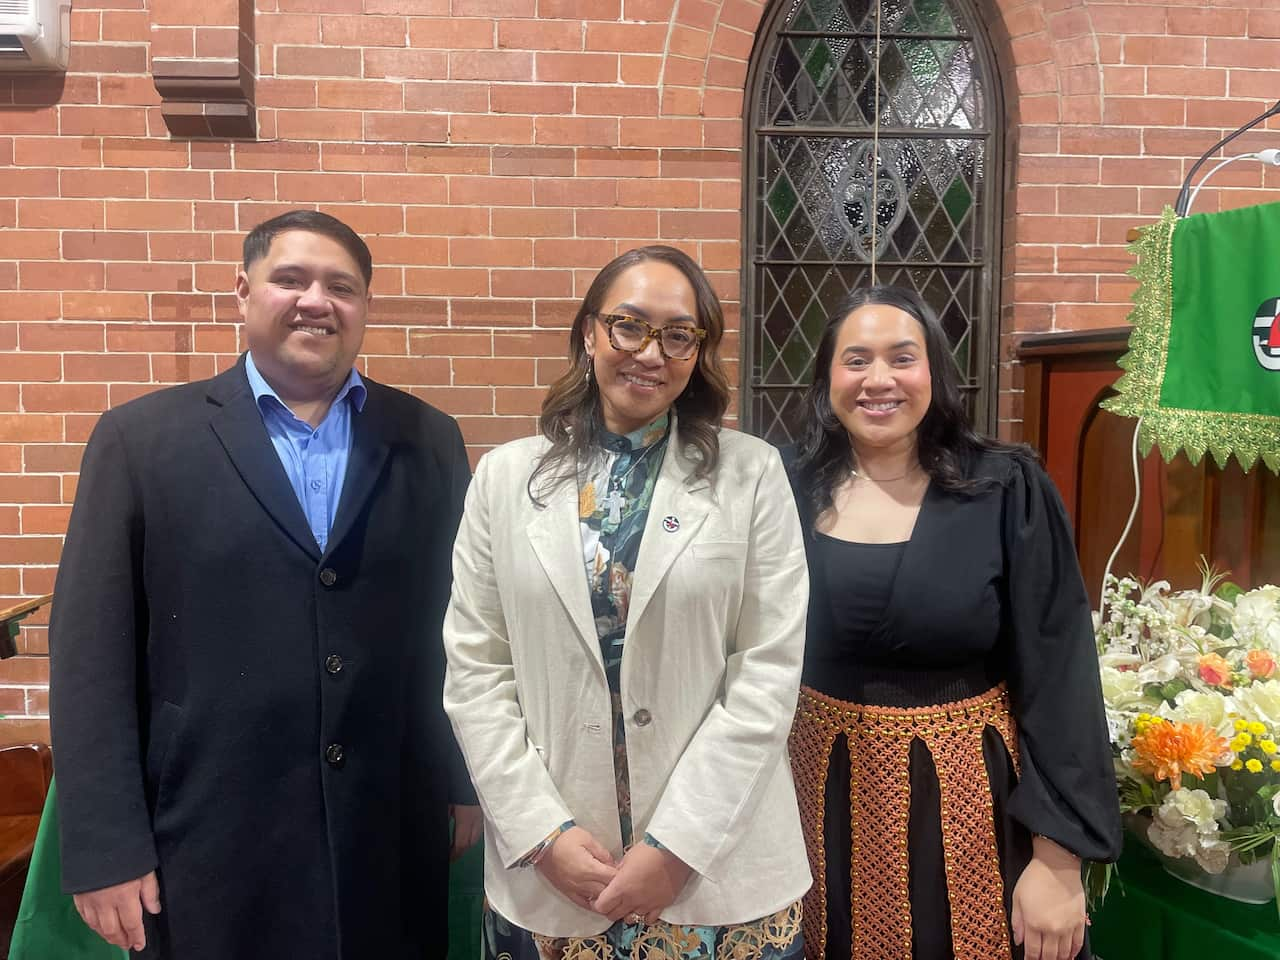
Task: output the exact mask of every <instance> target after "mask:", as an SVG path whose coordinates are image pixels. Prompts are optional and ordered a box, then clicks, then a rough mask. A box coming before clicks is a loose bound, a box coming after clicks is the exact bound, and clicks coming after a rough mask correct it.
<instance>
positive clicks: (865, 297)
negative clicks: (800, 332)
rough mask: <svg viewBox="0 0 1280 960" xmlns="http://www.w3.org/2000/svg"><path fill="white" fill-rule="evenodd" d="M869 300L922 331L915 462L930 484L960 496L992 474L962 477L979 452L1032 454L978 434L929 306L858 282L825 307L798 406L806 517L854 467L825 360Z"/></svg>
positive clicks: (825, 504)
mask: <svg viewBox="0 0 1280 960" xmlns="http://www.w3.org/2000/svg"><path fill="white" fill-rule="evenodd" d="M870 305H880V306H886V307H895V308H897V309H898V310H901V311H903V312H904V313H906V314H908V315H910V316H911V317H912V319H914V320H915V321H916V322H917V323H919V324H920V327H921V329H922V330H923V331H924V345H925V355H926V357H927V358H928V360H929V380H930V385H931V386H932V389H933V398H932V400H931V402H930V403H929V409H928V410H927V411H926V412H925V415H924V419H923V420H921V421H920V426H919V427H918V428H917V432H916V452H917V456H918V457H919V459H920V466H921V467H923V468H924V470H925V472H926V473H928V474H929V477H930V479H932V480H933V482H934V484H935V485H937V486H938V487H940V488H941V489H943V490H945V491H947V492H949V493H959V494H968V495H971V494H974V493H977V492H979V491H980V490H982V489H984V488H986V487H988V486H990V484H992V483H993V482H995V481H994V480H990V479H986V478H981V477H978V478H975V477H972V476H970V465H971V464H972V463H973V460H974V459H975V458H976V457H977V456H978V455H980V454H981V453H982V452H984V451H988V450H994V451H1000V452H1003V453H1008V454H1011V455H1013V456H1015V457H1018V458H1020V459H1023V458H1025V459H1028V460H1031V461H1034V460H1035V454H1034V453H1033V452H1032V450H1031V448H1030V447H1027V446H1025V445H1023V444H1016V445H1014V444H1007V443H1001V442H1000V441H998V440H993V439H992V438H990V437H984V436H982V435H981V434H979V433H978V432H977V431H975V430H974V429H973V427H971V426H970V425H969V418H968V416H967V415H966V413H965V408H964V402H963V400H962V399H961V397H960V385H959V382H958V378H957V376H956V366H955V361H954V360H953V359H952V357H951V350H950V348H949V346H948V342H947V335H946V333H945V332H944V331H943V329H942V325H941V324H940V323H939V322H938V317H937V314H935V313H934V312H933V310H932V309H931V308H930V307H929V305H928V304H927V303H925V302H924V301H923V300H922V299H921V298H920V296H919V295H918V294H917V293H916V292H915V291H914V290H908V289H906V288H905V287H896V286H890V285H887V284H884V285H878V286H873V287H864V288H862V289H859V290H853V291H851V292H850V293H848V294H846V295H845V296H844V297H843V298H841V300H840V301H839V302H838V303H837V304H836V306H835V309H834V310H833V311H832V312H831V315H830V316H829V318H828V320H827V326H826V329H824V330H823V332H822V340H821V342H820V343H819V344H818V352H817V356H816V357H815V359H814V368H813V383H812V385H811V386H810V387H809V389H808V392H806V394H805V398H804V403H803V405H802V410H803V412H804V414H805V415H806V416H805V422H804V425H803V429H802V432H801V435H800V439H799V441H798V443H797V444H796V459H795V465H794V467H793V471H794V474H795V477H794V481H795V484H796V488H797V490H798V492H799V493H800V496H801V497H802V498H803V499H804V500H805V501H807V503H806V504H805V505H806V506H807V507H808V508H809V509H810V510H811V511H812V513H811V514H810V517H811V518H812V519H813V520H816V519H817V518H818V517H819V516H821V514H822V513H823V512H824V511H826V510H829V509H830V508H831V503H832V500H831V498H832V494H833V492H834V491H835V488H836V486H837V485H838V484H839V483H840V482H841V481H842V480H843V479H844V478H845V477H847V476H848V475H849V471H850V470H851V469H854V468H855V467H856V466H857V461H856V458H855V455H854V452H853V445H852V444H851V443H850V441H849V433H848V431H847V430H845V428H844V424H842V423H841V422H840V420H839V418H838V417H837V416H836V414H835V411H834V410H832V409H831V362H832V360H833V359H834V357H835V351H836V341H837V340H838V339H839V337H840V329H841V327H843V326H844V322H845V320H847V319H848V317H849V314H851V313H853V311H855V310H857V309H858V308H859V307H865V306H870Z"/></svg>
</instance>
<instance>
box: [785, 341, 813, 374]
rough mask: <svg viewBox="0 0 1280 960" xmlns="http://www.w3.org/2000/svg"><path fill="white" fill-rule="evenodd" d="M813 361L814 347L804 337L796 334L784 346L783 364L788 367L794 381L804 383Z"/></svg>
mask: <svg viewBox="0 0 1280 960" xmlns="http://www.w3.org/2000/svg"><path fill="white" fill-rule="evenodd" d="M812 362H813V348H812V347H810V346H809V344H808V343H807V342H805V339H804V337H802V336H800V334H798V333H797V334H795V335H794V336H792V337H791V339H790V340H788V341H787V345H786V346H785V347H783V348H782V365H783V366H784V367H786V370H787V377H788V379H789V380H790V381H791V382H792V383H802V382H803V381H804V378H805V375H806V374H807V373H808V372H809V365H810V364H811V363H812Z"/></svg>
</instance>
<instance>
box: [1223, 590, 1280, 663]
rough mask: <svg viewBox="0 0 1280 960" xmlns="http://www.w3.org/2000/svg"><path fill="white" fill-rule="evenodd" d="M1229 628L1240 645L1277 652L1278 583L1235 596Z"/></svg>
mask: <svg viewBox="0 0 1280 960" xmlns="http://www.w3.org/2000/svg"><path fill="white" fill-rule="evenodd" d="M1231 629H1232V631H1233V633H1234V634H1235V640H1236V642H1237V643H1239V644H1240V645H1241V646H1243V647H1265V648H1266V649H1268V650H1271V651H1274V652H1276V653H1280V587H1276V586H1272V585H1271V584H1267V585H1266V586H1265V587H1259V588H1258V589H1256V590H1250V591H1249V592H1248V593H1244V594H1241V595H1240V596H1239V597H1237V598H1236V606H1235V610H1234V612H1233V613H1232V616H1231Z"/></svg>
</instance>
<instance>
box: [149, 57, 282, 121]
mask: <svg viewBox="0 0 1280 960" xmlns="http://www.w3.org/2000/svg"><path fill="white" fill-rule="evenodd" d="M151 76H152V78H153V80H154V81H155V85H156V91H157V92H158V93H159V94H160V97H161V99H162V100H163V101H164V102H163V103H162V104H161V105H160V115H161V116H162V117H164V122H165V124H166V125H167V126H168V127H169V132H170V133H171V134H173V135H174V136H175V137H191V138H208V137H214V138H218V139H228V138H243V137H253V136H255V135H256V133H257V128H256V123H255V119H256V115H255V111H254V105H253V74H252V73H251V72H250V71H249V70H248V69H247V68H246V67H245V65H244V64H243V63H242V62H241V61H240V60H232V59H213V58H204V59H178V58H156V59H155V60H153V61H152V62H151Z"/></svg>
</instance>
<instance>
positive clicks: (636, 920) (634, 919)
mask: <svg viewBox="0 0 1280 960" xmlns="http://www.w3.org/2000/svg"><path fill="white" fill-rule="evenodd" d="M627 923H632V924H640V923H644V917H642V916H641V915H640V914H638V913H633V914H631V915H630V916H629V917H627Z"/></svg>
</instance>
